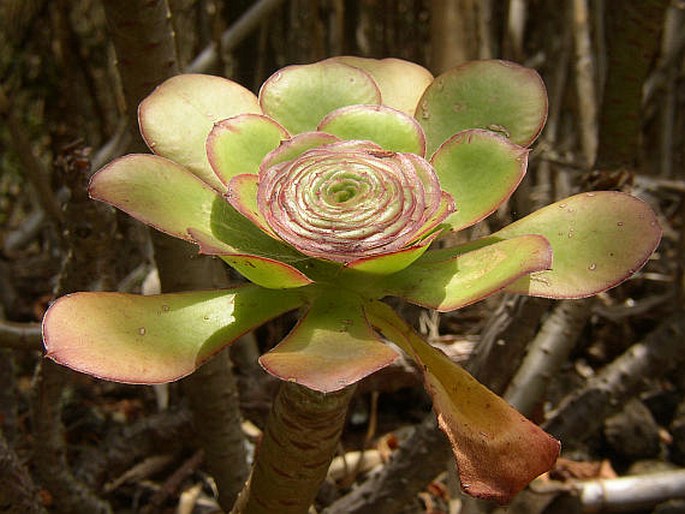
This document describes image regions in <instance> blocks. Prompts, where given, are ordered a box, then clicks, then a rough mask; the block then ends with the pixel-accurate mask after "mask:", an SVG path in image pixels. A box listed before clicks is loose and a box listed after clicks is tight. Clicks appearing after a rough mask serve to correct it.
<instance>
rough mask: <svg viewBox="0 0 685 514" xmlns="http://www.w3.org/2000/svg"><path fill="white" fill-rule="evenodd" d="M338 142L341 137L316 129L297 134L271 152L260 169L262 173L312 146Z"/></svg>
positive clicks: (296, 156)
mask: <svg viewBox="0 0 685 514" xmlns="http://www.w3.org/2000/svg"><path fill="white" fill-rule="evenodd" d="M338 142H340V138H338V137H336V136H334V135H333V134H328V133H326V132H316V131H314V132H303V133H301V134H297V135H296V136H293V137H292V138H290V139H288V140H287V141H283V142H282V143H281V144H280V146H279V147H278V148H276V149H275V150H274V151H272V152H271V153H269V154H268V155H267V156H266V157H265V158H264V160H263V161H262V163H261V165H260V166H259V171H260V173H261V172H263V171H265V170H268V169H269V168H271V167H272V166H275V165H276V164H280V163H282V162H286V161H292V160H294V159H297V158H298V157H299V156H300V155H302V154H303V153H304V152H306V151H307V150H311V149H312V148H318V147H319V146H323V145H330V144H333V143H338Z"/></svg>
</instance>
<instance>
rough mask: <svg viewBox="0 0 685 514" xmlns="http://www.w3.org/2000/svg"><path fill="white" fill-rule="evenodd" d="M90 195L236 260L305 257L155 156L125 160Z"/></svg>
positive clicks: (99, 177) (105, 171) (96, 180)
mask: <svg viewBox="0 0 685 514" xmlns="http://www.w3.org/2000/svg"><path fill="white" fill-rule="evenodd" d="M89 192H90V195H91V197H93V198H95V199H96V200H101V201H103V202H107V203H108V204H110V205H113V206H114V207H117V208H119V209H121V210H122V211H124V212H126V213H128V214H130V215H131V216H133V217H134V218H136V219H137V220H139V221H142V222H143V223H146V224H148V225H151V226H153V227H155V228H156V229H158V230H160V231H162V232H165V233H167V234H169V235H172V236H175V237H178V238H181V239H185V240H186V241H191V242H193V239H192V238H191V237H190V235H189V234H188V229H189V228H190V227H193V228H195V229H197V230H200V231H202V232H203V233H205V234H208V235H209V236H211V237H213V238H214V239H216V240H217V241H216V242H217V244H220V243H221V242H223V243H224V244H225V245H228V246H230V247H232V248H233V251H234V253H236V254H249V255H261V256H263V257H269V258H272V259H278V260H286V261H288V262H295V261H298V260H301V259H302V258H303V256H302V255H301V254H299V253H298V252H296V251H295V250H293V249H292V248H291V247H289V246H287V245H285V244H283V243H282V242H280V241H277V240H275V239H273V238H272V237H270V236H269V235H267V234H265V233H264V232H263V231H262V230H260V229H259V228H257V227H256V226H255V225H254V224H252V223H251V222H250V221H249V220H248V219H246V218H245V217H243V216H242V215H241V214H239V213H238V212H236V210H235V209H234V208H233V207H231V205H230V204H229V203H228V202H227V201H226V200H225V199H224V198H222V197H221V196H219V194H218V193H217V192H216V191H215V190H213V189H212V188H210V187H209V186H207V185H206V184H205V183H204V182H202V181H201V180H200V179H199V178H197V177H196V176H195V175H193V174H192V173H190V172H189V171H188V170H186V169H185V168H183V167H182V166H179V165H178V164H176V163H174V162H172V161H169V160H167V159H165V158H163V157H159V156H156V155H147V154H137V155H135V154H134V155H127V156H124V157H121V158H119V159H117V160H115V161H113V162H111V163H110V164H108V165H107V166H105V167H104V168H102V169H101V170H100V171H98V172H97V173H96V174H95V175H93V178H92V179H91V183H90V188H89Z"/></svg>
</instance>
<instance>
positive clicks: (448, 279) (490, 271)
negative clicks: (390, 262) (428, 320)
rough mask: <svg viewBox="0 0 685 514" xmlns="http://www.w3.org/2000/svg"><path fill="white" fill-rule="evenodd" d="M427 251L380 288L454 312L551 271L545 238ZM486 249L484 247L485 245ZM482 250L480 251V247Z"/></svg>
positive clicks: (549, 250)
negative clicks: (532, 274)
mask: <svg viewBox="0 0 685 514" xmlns="http://www.w3.org/2000/svg"><path fill="white" fill-rule="evenodd" d="M494 241H496V239H492V238H488V239H487V240H486V241H480V242H477V243H475V244H474V243H470V244H468V245H464V246H458V247H454V248H448V249H445V250H433V251H429V252H426V253H425V254H424V255H423V256H422V257H421V258H420V259H418V260H417V261H416V262H414V264H412V265H411V266H409V267H408V268H406V269H404V270H402V271H400V272H399V273H396V274H394V275H391V276H389V277H388V278H387V280H385V281H384V282H379V283H378V284H377V286H376V287H379V288H380V290H383V291H384V292H385V293H386V294H388V295H391V296H399V297H401V298H404V299H406V300H408V301H410V302H412V303H416V304H418V305H422V306H424V307H428V308H431V309H436V310H438V311H441V312H447V311H453V310H455V309H459V308H461V307H464V306H466V305H470V304H472V303H474V302H477V301H479V300H482V299H483V298H485V297H487V296H490V295H491V294H493V293H496V292H497V291H500V290H502V289H504V288H505V287H506V286H507V285H509V284H511V283H512V282H514V281H515V280H516V279H518V278H519V277H521V276H523V275H527V274H528V273H530V272H532V271H539V270H542V269H546V268H549V266H550V264H551V261H552V253H551V249H550V247H549V243H548V242H547V240H546V239H545V238H544V237H540V236H536V235H524V236H520V237H518V238H516V239H512V240H509V241H500V242H494ZM480 245H485V246H480ZM479 246H480V247H479Z"/></svg>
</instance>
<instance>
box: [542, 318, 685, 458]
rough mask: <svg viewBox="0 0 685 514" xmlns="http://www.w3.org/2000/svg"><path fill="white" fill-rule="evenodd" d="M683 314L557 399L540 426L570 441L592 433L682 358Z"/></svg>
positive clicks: (662, 325)
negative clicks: (549, 414)
mask: <svg viewBox="0 0 685 514" xmlns="http://www.w3.org/2000/svg"><path fill="white" fill-rule="evenodd" d="M684 338H685V316H683V312H682V311H678V312H676V313H675V314H673V315H672V316H671V317H669V318H668V319H666V320H665V321H664V322H662V323H661V325H659V327H658V328H657V329H655V330H654V331H653V332H651V333H650V334H649V335H648V336H647V337H646V338H645V340H644V341H643V342H641V343H637V344H634V345H633V346H631V347H630V348H629V349H628V350H627V351H626V352H625V353H623V354H622V355H621V356H620V357H618V358H617V359H616V360H615V361H614V362H612V363H611V364H609V365H608V366H606V367H605V368H604V369H603V370H602V371H601V372H600V373H598V374H597V375H596V376H595V377H593V378H592V379H590V380H589V381H588V383H587V384H586V385H585V387H583V388H582V389H580V390H578V391H575V392H574V393H572V394H571V395H569V396H568V397H566V398H565V399H564V400H562V402H561V403H560V405H559V407H557V409H556V410H555V411H554V412H553V413H552V415H551V416H550V418H549V419H548V420H547V421H546V422H545V424H544V425H543V428H544V429H545V430H546V431H547V432H549V433H550V434H552V435H554V436H555V437H557V438H558V439H560V440H561V441H563V442H564V444H566V445H570V444H572V443H574V442H577V441H582V440H583V439H584V438H586V437H588V436H590V435H592V434H593V433H594V432H595V431H596V430H597V429H599V428H600V427H601V426H602V423H603V422H604V420H605V419H606V418H607V416H609V415H611V414H613V413H615V412H618V411H619V410H620V409H621V408H622V406H623V404H624V402H625V401H626V400H628V399H629V398H632V397H633V396H635V395H636V394H637V393H639V392H640V391H641V390H642V389H643V388H644V387H645V385H646V384H647V381H648V380H652V379H654V378H657V377H659V376H662V375H663V374H665V373H667V372H669V371H670V370H672V369H674V367H675V366H677V365H678V364H679V363H682V362H683V361H684V360H685V355H683V352H682V345H683V339H684Z"/></svg>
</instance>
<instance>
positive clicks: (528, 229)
mask: <svg viewBox="0 0 685 514" xmlns="http://www.w3.org/2000/svg"><path fill="white" fill-rule="evenodd" d="M521 234H541V235H543V236H544V237H545V238H547V240H548V241H549V243H550V244H551V245H552V251H553V252H554V262H553V264H552V267H551V269H549V270H546V271H539V272H536V273H532V274H531V275H530V276H529V277H523V278H521V279H519V280H518V281H516V282H515V283H514V284H511V285H510V286H509V287H507V290H508V291H510V292H513V293H519V294H529V295H532V296H541V297H544V298H585V297H587V296H592V295H594V294H597V293H599V292H602V291H606V290H607V289H609V288H611V287H614V286H616V285H618V284H620V283H621V282H623V281H624V280H626V279H628V278H630V277H631V276H632V275H633V274H634V273H635V272H636V271H637V270H639V269H640V268H641V267H642V266H643V265H644V264H645V262H646V261H647V259H649V257H650V256H651V255H652V253H653V252H654V250H655V249H656V247H657V246H658V245H659V241H660V240H661V227H660V226H659V222H658V221H657V218H656V215H655V214H654V211H652V209H651V208H650V207H649V205H647V203H645V202H643V201H642V200H640V199H639V198H636V197H634V196H631V195H628V194H626V193H620V192H616V191H597V192H594V193H581V194H579V195H575V196H572V197H570V198H567V199H565V200H561V201H559V202H557V203H554V204H552V205H548V206H547V207H543V208H542V209H540V210H538V211H536V212H534V213H532V214H529V215H528V216H526V217H525V218H522V219H520V220H518V221H516V222H514V223H512V224H511V225H509V226H507V227H504V228H503V229H502V230H500V231H498V232H496V233H494V234H492V236H491V237H494V238H498V239H499V238H505V239H509V238H512V237H518V236H520V235H521Z"/></svg>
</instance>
